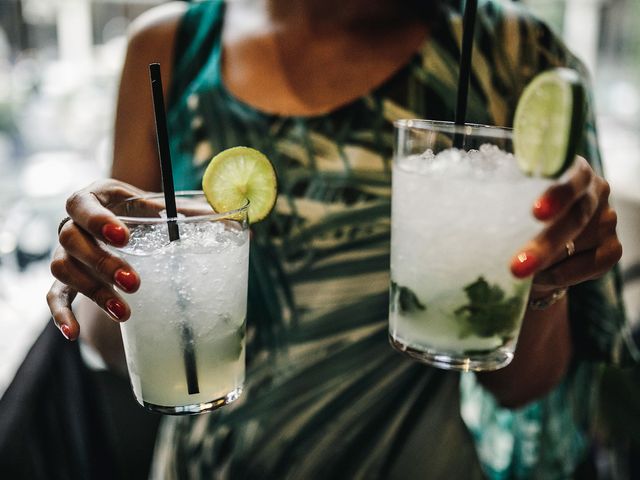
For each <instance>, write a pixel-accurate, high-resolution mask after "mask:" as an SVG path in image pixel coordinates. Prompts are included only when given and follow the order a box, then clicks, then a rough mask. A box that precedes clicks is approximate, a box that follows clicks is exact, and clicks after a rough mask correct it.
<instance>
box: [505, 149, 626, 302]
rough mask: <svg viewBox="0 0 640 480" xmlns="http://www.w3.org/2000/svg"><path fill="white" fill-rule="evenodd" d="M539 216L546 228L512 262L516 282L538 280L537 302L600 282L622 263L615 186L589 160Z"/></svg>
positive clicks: (550, 195) (539, 207)
mask: <svg viewBox="0 0 640 480" xmlns="http://www.w3.org/2000/svg"><path fill="white" fill-rule="evenodd" d="M533 214H534V216H535V217H536V218H537V219H539V220H542V221H544V222H547V224H546V227H545V228H544V230H543V231H542V232H541V233H540V234H539V235H538V236H537V237H536V238H534V239H533V240H532V241H531V242H529V244H527V245H526V246H525V248H524V249H523V250H522V251H521V252H520V253H519V254H517V255H516V256H515V257H514V258H513V260H512V262H511V271H512V272H513V274H514V275H515V276H516V277H519V278H524V277H528V276H530V275H534V280H533V287H532V292H531V295H532V298H534V299H535V298H541V297H545V296H548V295H549V294H550V292H552V291H554V290H558V289H561V288H565V287H569V286H571V285H576V284H578V283H581V282H584V281H586V280H592V279H595V278H598V277H600V276H602V275H604V274H605V273H606V272H607V271H609V270H610V269H611V268H612V267H613V266H614V265H615V264H616V263H617V262H618V260H620V257H621V256H622V246H621V245H620V241H619V240H618V236H617V234H616V223H617V216H616V212H615V210H614V209H613V208H611V206H610V205H609V184H608V183H607V182H606V181H605V180H604V179H603V178H602V177H599V176H598V175H596V174H595V173H594V171H593V170H592V168H591V166H590V165H589V164H588V163H587V161H586V160H585V159H584V158H582V157H577V158H576V162H575V164H574V165H573V167H571V169H570V170H569V171H568V172H567V174H566V175H565V177H564V179H563V180H561V181H560V182H559V183H557V184H555V185H553V186H552V187H550V188H549V189H548V190H547V191H546V192H545V193H544V194H543V195H542V197H540V199H539V200H538V201H537V202H536V204H535V206H534V208H533Z"/></svg>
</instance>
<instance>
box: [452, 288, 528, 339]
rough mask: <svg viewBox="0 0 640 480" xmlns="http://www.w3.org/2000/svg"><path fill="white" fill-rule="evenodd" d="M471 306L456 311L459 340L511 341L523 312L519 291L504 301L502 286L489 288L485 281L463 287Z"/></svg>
mask: <svg viewBox="0 0 640 480" xmlns="http://www.w3.org/2000/svg"><path fill="white" fill-rule="evenodd" d="M464 291H465V293H466V295H467V299H468V301H469V303H468V304H466V305H463V306H461V307H460V308H458V309H456V310H455V314H456V317H457V319H458V321H459V322H460V323H461V330H460V337H461V338H464V337H467V336H469V335H476V336H478V337H483V338H488V337H493V336H502V337H509V336H511V333H512V331H513V330H514V329H515V327H516V324H517V322H518V320H519V319H520V313H521V309H522V302H523V295H522V292H520V291H518V292H516V294H515V295H514V296H512V297H511V298H507V299H505V293H504V290H502V288H500V286H499V285H490V284H489V283H488V282H487V281H486V280H485V279H484V278H483V277H479V278H478V280H476V281H475V282H473V283H471V284H469V285H467V286H466V287H464Z"/></svg>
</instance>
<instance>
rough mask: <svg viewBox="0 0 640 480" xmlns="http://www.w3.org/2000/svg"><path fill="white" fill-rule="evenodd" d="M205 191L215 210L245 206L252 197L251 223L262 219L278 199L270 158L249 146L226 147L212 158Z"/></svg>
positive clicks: (250, 202)
mask: <svg viewBox="0 0 640 480" xmlns="http://www.w3.org/2000/svg"><path fill="white" fill-rule="evenodd" d="M202 191H203V192H204V195H205V197H207V201H208V202H209V204H210V205H211V206H212V207H213V209H214V210H215V211H216V212H228V211H230V210H235V209H237V208H241V207H243V206H244V205H245V204H246V203H247V200H248V201H249V210H248V213H247V215H248V217H249V222H250V223H256V222H259V221H260V220H263V219H264V218H265V217H266V216H267V215H269V212H271V210H272V209H273V206H274V205H275V203H276V197H277V191H278V183H277V180H276V172H275V170H274V169H273V165H271V162H270V161H269V159H268V158H267V157H266V156H264V155H263V154H262V153H260V152H259V151H258V150H255V149H253V148H249V147H233V148H229V149H227V150H223V151H222V152H220V153H218V154H217V155H216V156H215V157H213V158H212V159H211V161H210V162H209V165H208V166H207V169H206V170H205V172H204V176H203V177H202Z"/></svg>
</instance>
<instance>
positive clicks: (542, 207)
mask: <svg viewBox="0 0 640 480" xmlns="http://www.w3.org/2000/svg"><path fill="white" fill-rule="evenodd" d="M557 210H558V207H557V205H556V202H555V201H554V200H553V198H551V197H542V198H539V199H538V201H537V202H536V203H535V204H534V205H533V214H534V215H535V216H536V218H539V219H540V220H546V219H548V218H551V217H552V216H554V215H555V214H556V212H557Z"/></svg>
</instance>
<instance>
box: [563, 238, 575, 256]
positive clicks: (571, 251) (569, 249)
mask: <svg viewBox="0 0 640 480" xmlns="http://www.w3.org/2000/svg"><path fill="white" fill-rule="evenodd" d="M564 248H566V249H567V258H569V257H570V256H571V255H573V254H574V253H576V244H575V243H573V240H569V241H568V242H567V243H566V244H565V245H564Z"/></svg>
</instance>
